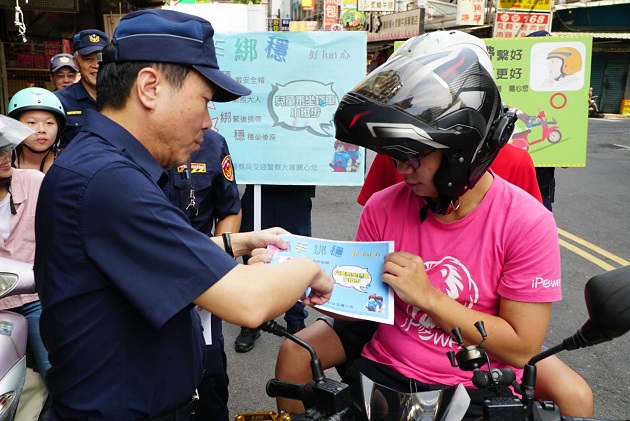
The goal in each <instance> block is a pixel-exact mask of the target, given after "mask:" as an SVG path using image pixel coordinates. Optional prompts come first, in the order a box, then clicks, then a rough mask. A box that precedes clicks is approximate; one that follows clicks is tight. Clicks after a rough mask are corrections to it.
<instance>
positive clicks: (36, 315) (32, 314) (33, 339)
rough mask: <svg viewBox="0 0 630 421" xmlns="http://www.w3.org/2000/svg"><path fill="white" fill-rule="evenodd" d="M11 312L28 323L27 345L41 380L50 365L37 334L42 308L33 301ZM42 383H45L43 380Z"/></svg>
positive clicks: (46, 352) (40, 338) (40, 337)
mask: <svg viewBox="0 0 630 421" xmlns="http://www.w3.org/2000/svg"><path fill="white" fill-rule="evenodd" d="M11 311H13V312H15V313H19V314H21V315H22V316H24V317H25V318H26V322H27V323H28V345H29V346H30V347H31V351H33V356H34V357H35V362H36V363H37V369H38V370H39V372H40V374H41V375H42V378H44V373H46V370H48V369H49V368H50V363H49V362H48V351H46V347H44V342H42V336H41V335H40V332H39V319H40V317H41V315H42V306H41V304H40V303H39V301H33V302H32V303H27V304H24V305H23V306H22V307H16V308H12V309H11ZM44 383H46V381H45V380H44Z"/></svg>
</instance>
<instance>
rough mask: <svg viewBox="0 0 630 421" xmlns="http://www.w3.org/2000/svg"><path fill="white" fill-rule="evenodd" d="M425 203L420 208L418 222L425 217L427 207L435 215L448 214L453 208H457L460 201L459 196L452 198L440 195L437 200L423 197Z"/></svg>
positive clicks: (422, 220)
mask: <svg viewBox="0 0 630 421" xmlns="http://www.w3.org/2000/svg"><path fill="white" fill-rule="evenodd" d="M424 200H426V201H427V204H426V205H424V206H423V207H422V208H420V215H419V216H420V222H424V220H425V219H427V212H428V210H429V209H431V211H432V212H433V213H434V214H436V215H448V214H449V213H451V212H452V211H454V210H457V209H459V205H460V201H459V197H458V198H457V199H453V198H450V197H446V196H443V195H440V196H439V197H438V199H437V200H435V199H433V198H431V197H424Z"/></svg>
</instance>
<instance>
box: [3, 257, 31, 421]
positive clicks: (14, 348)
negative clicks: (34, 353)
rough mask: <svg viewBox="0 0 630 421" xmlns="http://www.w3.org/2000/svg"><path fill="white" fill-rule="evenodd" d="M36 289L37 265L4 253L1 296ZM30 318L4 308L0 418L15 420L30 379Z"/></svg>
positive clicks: (5, 420) (24, 292) (6, 420)
mask: <svg viewBox="0 0 630 421" xmlns="http://www.w3.org/2000/svg"><path fill="white" fill-rule="evenodd" d="M34 291H35V277H34V275H33V265H32V264H28V263H22V262H16V261H15V260H10V259H6V258H4V257H0V298H4V297H8V296H10V295H19V294H30V293H33V292H34ZM27 336H28V325H27V323H26V318H24V316H22V315H21V314H17V313H13V312H11V311H0V421H10V420H13V418H14V416H15V410H16V409H17V404H18V401H19V400H20V395H21V393H22V388H23V387H24V381H25V380H26V339H27Z"/></svg>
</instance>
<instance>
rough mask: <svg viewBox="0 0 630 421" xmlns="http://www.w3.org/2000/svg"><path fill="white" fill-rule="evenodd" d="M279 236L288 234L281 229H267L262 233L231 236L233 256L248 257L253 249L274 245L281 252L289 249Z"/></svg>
mask: <svg viewBox="0 0 630 421" xmlns="http://www.w3.org/2000/svg"><path fill="white" fill-rule="evenodd" d="M281 234H289V232H288V231H287V230H284V229H282V228H278V227H275V228H268V229H265V230H262V231H252V232H243V233H239V234H232V249H233V250H234V255H235V256H237V257H238V256H243V255H248V256H250V255H251V254H252V252H253V251H254V250H255V249H259V248H265V247H267V246H268V245H274V246H276V247H278V248H280V249H282V250H285V249H286V248H287V247H289V244H288V243H287V242H286V241H284V240H283V239H282V238H280V235H281Z"/></svg>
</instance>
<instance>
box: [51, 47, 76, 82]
mask: <svg viewBox="0 0 630 421" xmlns="http://www.w3.org/2000/svg"><path fill="white" fill-rule="evenodd" d="M78 76H79V68H78V67H77V65H76V64H75V62H74V57H72V54H57V55H55V56H53V57H52V58H51V59H50V81H51V82H52V83H53V85H55V91H57V90H59V89H63V88H65V87H66V86H70V85H72V84H74V83H75V82H77V77H78Z"/></svg>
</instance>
